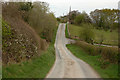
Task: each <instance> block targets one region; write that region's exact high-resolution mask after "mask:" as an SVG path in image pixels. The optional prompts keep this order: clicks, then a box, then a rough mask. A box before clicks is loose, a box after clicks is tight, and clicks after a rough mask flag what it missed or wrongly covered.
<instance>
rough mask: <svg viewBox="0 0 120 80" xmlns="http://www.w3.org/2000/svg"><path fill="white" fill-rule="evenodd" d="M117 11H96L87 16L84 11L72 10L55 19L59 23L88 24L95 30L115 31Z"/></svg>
mask: <svg viewBox="0 0 120 80" xmlns="http://www.w3.org/2000/svg"><path fill="white" fill-rule="evenodd" d="M118 12H119V10H118V9H101V10H99V9H96V10H94V11H91V12H90V15H88V14H87V13H86V12H85V11H83V12H79V11H78V10H74V11H71V12H69V14H67V15H65V16H60V17H58V18H57V20H58V21H60V22H67V21H69V22H70V23H71V24H76V25H81V24H82V23H88V24H92V25H94V27H95V28H97V29H103V30H106V31H107V30H110V31H111V32H112V30H115V29H117V28H118Z"/></svg>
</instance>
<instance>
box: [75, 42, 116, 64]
mask: <svg viewBox="0 0 120 80" xmlns="http://www.w3.org/2000/svg"><path fill="white" fill-rule="evenodd" d="M76 45H78V46H80V47H81V48H82V49H84V50H85V51H87V52H88V54H90V55H101V59H103V60H104V62H111V63H118V48H116V47H101V46H95V45H91V44H88V43H86V42H84V41H77V42H76Z"/></svg>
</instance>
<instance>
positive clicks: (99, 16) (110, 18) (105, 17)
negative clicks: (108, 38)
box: [90, 9, 119, 31]
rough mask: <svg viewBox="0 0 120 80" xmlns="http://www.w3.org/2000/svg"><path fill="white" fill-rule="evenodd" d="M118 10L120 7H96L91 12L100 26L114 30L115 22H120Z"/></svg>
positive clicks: (94, 20)
mask: <svg viewBox="0 0 120 80" xmlns="http://www.w3.org/2000/svg"><path fill="white" fill-rule="evenodd" d="M118 11H119V10H118V9H102V10H98V9H96V10H95V11H92V12H91V13H90V16H91V17H92V20H93V22H94V23H95V24H96V26H98V28H100V29H101V28H102V29H104V30H110V31H112V30H113V29H114V23H116V22H117V23H118Z"/></svg>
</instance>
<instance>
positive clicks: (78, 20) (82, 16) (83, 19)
mask: <svg viewBox="0 0 120 80" xmlns="http://www.w3.org/2000/svg"><path fill="white" fill-rule="evenodd" d="M75 23H76V24H81V23H91V19H90V17H89V16H88V14H87V13H86V12H85V11H84V12H82V13H81V14H79V15H77V16H76V18H75Z"/></svg>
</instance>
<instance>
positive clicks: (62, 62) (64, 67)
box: [46, 23, 99, 78]
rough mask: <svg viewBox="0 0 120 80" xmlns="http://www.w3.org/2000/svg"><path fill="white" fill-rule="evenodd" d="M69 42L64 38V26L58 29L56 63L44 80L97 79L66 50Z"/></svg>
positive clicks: (96, 75)
mask: <svg viewBox="0 0 120 80" xmlns="http://www.w3.org/2000/svg"><path fill="white" fill-rule="evenodd" d="M67 43H70V40H69V39H67V38H65V24H64V23H61V24H60V25H59V27H58V31H57V35H56V42H55V50H56V61H55V64H54V66H53V68H52V69H51V70H50V72H49V73H48V75H47V77H46V78H99V75H98V74H97V73H96V72H95V71H94V70H93V69H92V68H91V67H90V66H89V65H88V64H87V63H85V62H84V61H82V60H80V59H78V58H76V57H75V56H74V55H72V53H71V52H70V51H69V50H68V49H67V48H66V44H67Z"/></svg>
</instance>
